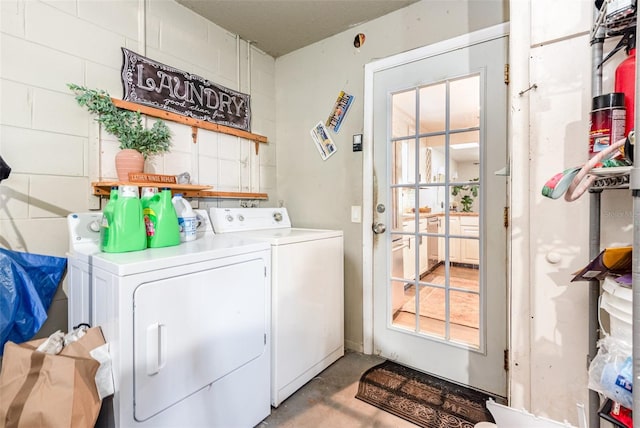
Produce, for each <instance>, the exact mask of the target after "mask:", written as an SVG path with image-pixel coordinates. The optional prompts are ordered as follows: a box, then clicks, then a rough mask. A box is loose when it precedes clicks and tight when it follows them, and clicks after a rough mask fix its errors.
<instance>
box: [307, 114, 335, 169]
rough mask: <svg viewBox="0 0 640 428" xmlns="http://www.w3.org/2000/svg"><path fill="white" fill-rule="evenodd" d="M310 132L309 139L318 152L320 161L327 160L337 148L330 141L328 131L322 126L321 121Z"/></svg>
mask: <svg viewBox="0 0 640 428" xmlns="http://www.w3.org/2000/svg"><path fill="white" fill-rule="evenodd" d="M310 132H311V137H312V138H313V142H314V143H315V144H316V147H317V148H318V151H319V152H320V156H321V157H322V160H327V159H328V158H329V156H331V155H332V154H334V153H335V152H336V150H337V147H336V145H335V143H334V142H333V140H332V139H331V136H330V135H329V131H328V130H327V128H326V127H325V126H324V123H322V121H320V122H318V123H317V124H316V126H314V127H313V128H312V129H311V131H310Z"/></svg>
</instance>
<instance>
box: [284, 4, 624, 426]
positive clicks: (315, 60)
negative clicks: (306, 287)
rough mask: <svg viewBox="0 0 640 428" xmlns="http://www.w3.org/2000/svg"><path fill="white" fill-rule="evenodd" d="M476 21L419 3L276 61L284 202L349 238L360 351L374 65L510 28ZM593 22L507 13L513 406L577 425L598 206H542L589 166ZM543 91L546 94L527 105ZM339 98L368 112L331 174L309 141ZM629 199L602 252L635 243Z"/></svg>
mask: <svg viewBox="0 0 640 428" xmlns="http://www.w3.org/2000/svg"><path fill="white" fill-rule="evenodd" d="M468 7H469V8H474V10H473V12H474V13H470V11H469V10H467V9H466V8H467V4H466V2H447V3H446V4H443V3H439V2H426V1H424V2H420V3H418V4H415V5H413V6H410V7H408V8H406V9H404V10H402V11H399V12H396V13H393V14H390V15H387V16H385V17H383V18H381V19H379V20H376V21H373V22H370V23H367V24H363V25H361V26H358V27H355V28H353V29H352V30H350V31H347V32H345V33H342V34H339V35H337V36H334V37H331V38H328V39H325V40H323V41H321V42H319V43H316V44H315V45H312V46H309V47H306V48H304V49H301V50H299V51H296V52H293V53H292V54H289V55H286V56H284V57H281V58H278V59H277V61H276V88H277V96H276V100H277V104H276V110H277V121H276V123H277V136H278V143H279V145H278V188H279V198H280V199H281V200H282V201H283V202H284V203H285V205H286V206H288V207H289V210H290V212H291V214H292V218H293V220H294V223H295V224H296V225H299V226H309V227H327V228H339V229H343V230H344V231H345V270H346V272H345V287H346V290H345V302H346V308H347V309H346V311H347V312H346V314H345V322H346V332H345V338H346V341H347V346H348V347H350V348H353V349H362V306H361V303H360V302H361V301H362V278H361V276H360V269H361V265H362V251H361V247H362V232H361V230H362V229H361V225H359V224H353V223H350V222H349V214H350V206H351V205H359V204H361V203H362V199H361V194H362V188H361V179H362V159H361V153H353V152H351V150H350V148H351V144H350V142H351V135H352V134H356V133H360V132H362V90H363V89H362V86H363V83H362V76H363V65H364V64H366V63H367V62H369V61H371V60H373V59H376V58H382V57H386V56H389V55H392V54H395V53H398V52H402V51H405V50H408V49H411V48H415V47H419V46H423V45H427V44H430V43H434V42H436V41H440V40H445V39H448V38H451V37H454V36H456V35H459V34H463V33H467V32H471V31H473V30H476V29H479V28H484V27H487V26H490V25H493V24H496V23H499V22H503V21H506V20H508V19H509V18H508V17H504V18H503V15H502V14H501V13H502V12H503V11H504V10H505V9H506V6H505V5H501V4H500V3H499V2H486V3H484V4H479V2H475V1H474V2H469V5H468ZM592 8H593V2H589V1H586V0H572V1H569V2H561V3H557V2H553V1H550V0H549V1H547V0H545V1H535V2H529V1H521V0H518V1H514V2H510V6H509V9H510V13H511V25H510V28H511V38H510V39H511V41H510V46H511V47H510V50H511V52H510V63H511V84H510V101H511V110H510V111H511V118H510V131H509V132H510V145H511V153H512V164H511V179H512V189H511V192H512V194H511V198H512V207H511V208H512V210H511V212H512V231H511V233H512V242H511V254H512V269H511V270H512V278H511V286H512V289H511V320H510V323H511V330H510V341H511V382H510V385H509V387H510V399H511V400H512V404H513V405H514V406H515V407H518V408H526V409H528V410H530V411H532V412H534V413H536V414H539V415H542V416H546V417H550V418H552V419H556V420H564V419H566V420H568V421H570V422H572V423H574V424H577V411H576V406H575V405H576V403H577V402H582V403H586V402H587V388H586V376H587V371H586V354H587V333H588V332H587V331H586V328H587V327H586V326H587V318H588V315H587V288H586V284H580V283H575V284H570V282H569V281H570V279H571V277H572V275H571V273H572V272H574V271H576V270H578V269H579V268H581V267H582V266H584V265H585V264H586V263H587V262H588V236H587V233H588V203H587V197H584V198H582V199H580V200H578V201H577V202H574V203H566V202H564V201H563V200H555V201H554V200H551V199H548V198H544V197H542V195H541V189H542V186H543V185H544V183H545V182H546V181H547V180H548V179H549V178H550V177H551V176H553V175H554V174H555V173H557V172H559V171H562V170H564V169H565V168H567V167H570V166H575V165H579V164H581V163H583V162H584V161H585V160H586V158H587V151H586V147H587V135H588V134H587V133H588V126H589V110H590V104H591V95H590V82H591V64H590V47H589V41H588V35H587V34H588V31H589V29H590V22H591V12H592ZM505 13H506V12H505ZM460 16H463V17H464V18H462V19H460V18H459V17H460ZM452 17H454V18H457V19H450V18H452ZM470 17H473V18H470ZM474 19H479V20H480V21H475V20H474ZM359 32H362V33H364V34H365V35H366V36H367V39H366V42H365V44H364V45H363V46H362V47H361V48H360V49H355V48H353V46H352V45H351V41H352V40H353V37H354V36H355V34H357V33H359ZM621 59H622V58H619V59H618V61H620V60H621ZM614 67H615V61H612V63H611V64H607V65H606V66H605V86H604V91H605V92H607V91H611V89H612V81H611V79H610V78H609V77H608V76H610V75H611V72H612V70H613V68H614ZM532 83H536V84H537V85H538V89H537V90H535V91H530V92H528V93H526V94H525V95H523V96H520V95H518V93H519V92H520V91H522V90H524V89H527V88H528V87H529V86H530V84H532ZM340 90H345V91H347V92H349V93H352V94H354V95H355V96H356V102H355V104H354V106H353V108H352V111H351V112H350V113H349V115H348V116H347V118H346V119H345V123H344V124H343V127H342V129H341V130H340V132H339V134H338V135H337V136H334V138H335V140H336V144H337V145H338V152H337V153H336V155H334V156H333V157H331V158H330V159H329V160H327V161H322V160H321V159H320V158H319V156H318V154H317V152H316V151H315V148H314V147H313V145H312V143H311V140H310V139H309V137H308V130H309V128H311V127H312V126H313V124H314V123H315V122H317V121H318V120H324V119H325V118H326V116H327V115H328V113H329V110H330V108H331V106H332V104H333V101H334V99H335V96H336V94H337V92H338V91H340ZM619 193H625V194H626V193H628V192H625V191H622V192H617V193H616V194H608V195H605V196H604V197H603V205H607V206H608V204H609V202H608V201H611V202H610V203H611V204H613V206H612V208H610V209H609V208H607V211H606V212H605V213H603V224H604V225H605V226H606V227H605V229H604V231H603V241H602V242H603V245H605V244H606V243H610V242H616V241H617V242H624V241H625V239H624V237H625V235H624V234H625V233H628V224H629V222H630V208H629V206H630V200H629V199H628V197H627V196H628V194H626V196H625V194H622V195H621V194H619ZM620 203H621V204H622V205H621V206H618V205H615V204H620ZM607 213H608V214H607ZM614 222H615V224H613V223H614ZM625 230H626V231H627V232H625ZM628 240H629V239H627V240H626V241H628ZM550 252H557V253H558V254H560V259H561V260H560V262H559V263H557V264H551V263H549V262H548V261H547V259H546V256H547V255H548V254H549V253H550Z"/></svg>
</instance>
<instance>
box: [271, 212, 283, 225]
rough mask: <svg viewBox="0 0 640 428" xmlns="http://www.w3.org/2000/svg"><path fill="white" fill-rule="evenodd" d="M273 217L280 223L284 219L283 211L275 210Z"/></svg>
mask: <svg viewBox="0 0 640 428" xmlns="http://www.w3.org/2000/svg"><path fill="white" fill-rule="evenodd" d="M273 219H274V220H275V221H276V222H278V223H279V222H281V221H282V213H280V212H277V211H276V212H274V213H273Z"/></svg>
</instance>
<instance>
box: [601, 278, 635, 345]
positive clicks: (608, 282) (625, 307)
mask: <svg viewBox="0 0 640 428" xmlns="http://www.w3.org/2000/svg"><path fill="white" fill-rule="evenodd" d="M602 289H603V292H602V296H601V298H600V309H603V310H604V311H606V312H607V313H608V314H609V328H610V330H611V331H610V332H609V334H610V335H611V336H613V337H616V338H619V339H621V340H624V341H625V342H627V343H631V338H632V324H633V322H632V319H633V317H632V314H633V291H632V290H631V289H630V288H626V287H623V286H622V285H619V284H618V283H617V282H616V281H615V279H613V278H612V277H610V276H608V277H606V278H605V279H604V281H603V283H602Z"/></svg>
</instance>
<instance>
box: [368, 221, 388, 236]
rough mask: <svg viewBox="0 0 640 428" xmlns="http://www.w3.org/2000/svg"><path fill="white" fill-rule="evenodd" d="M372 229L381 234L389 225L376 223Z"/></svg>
mask: <svg viewBox="0 0 640 428" xmlns="http://www.w3.org/2000/svg"><path fill="white" fill-rule="evenodd" d="M372 229H373V233H375V234H376V235H380V234H381V233H384V232H385V231H386V230H387V226H385V225H384V223H374V224H373V227H372Z"/></svg>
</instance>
